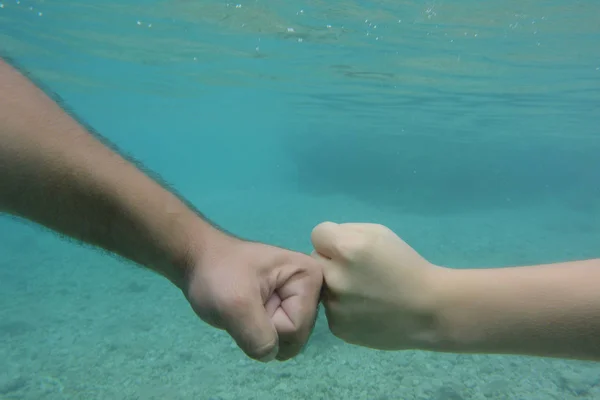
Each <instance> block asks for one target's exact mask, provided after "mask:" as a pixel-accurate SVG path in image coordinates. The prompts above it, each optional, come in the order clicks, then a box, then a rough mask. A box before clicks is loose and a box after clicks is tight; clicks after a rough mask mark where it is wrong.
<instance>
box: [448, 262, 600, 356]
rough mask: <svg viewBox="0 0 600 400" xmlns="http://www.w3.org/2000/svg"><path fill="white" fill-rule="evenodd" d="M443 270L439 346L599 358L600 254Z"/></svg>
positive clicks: (468, 349) (461, 349)
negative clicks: (562, 260) (565, 260)
mask: <svg viewBox="0 0 600 400" xmlns="http://www.w3.org/2000/svg"><path fill="white" fill-rule="evenodd" d="M444 274H445V276H443V277H442V279H440V280H439V287H438V293H440V296H439V297H438V300H439V301H438V312H437V324H438V329H439V333H440V336H439V337H440V338H441V340H440V343H438V346H439V348H438V350H442V351H456V352H481V353H506V354H523V355H535V356H548V357H565V358H578V359H592V360H600V289H599V288H600V259H596V260H587V261H578V262H569V263H557V264H551V265H541V266H530V267H517V268H498V269H479V270H451V271H446V272H445V273H444Z"/></svg>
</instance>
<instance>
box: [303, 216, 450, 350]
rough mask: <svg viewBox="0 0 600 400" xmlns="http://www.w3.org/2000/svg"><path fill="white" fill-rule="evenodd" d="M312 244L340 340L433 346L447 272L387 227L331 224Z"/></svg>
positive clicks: (397, 346) (392, 346) (324, 226)
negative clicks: (440, 286)
mask: <svg viewBox="0 0 600 400" xmlns="http://www.w3.org/2000/svg"><path fill="white" fill-rule="evenodd" d="M312 242H313V245H314V248H315V250H316V251H315V252H314V253H313V257H314V258H315V259H316V260H318V261H319V263H320V264H321V266H322V268H323V275H324V279H325V285H324V290H323V295H322V301H323V304H324V305H325V310H326V315H327V320H328V323H329V327H330V329H331V331H332V332H333V333H334V334H335V335H336V336H337V337H339V338H341V339H343V340H344V341H346V342H348V343H352V344H357V345H361V346H366V347H371V348H376V349H383V350H399V349H414V348H424V347H427V343H428V342H430V341H431V340H432V339H433V335H434V332H435V327H434V324H435V323H434V318H433V309H434V307H435V299H434V296H433V288H434V282H435V278H436V277H437V274H438V273H439V272H440V271H441V270H443V269H442V268H440V267H436V266H434V265H432V264H431V263H429V262H428V261H427V260H425V259H424V258H423V257H421V256H420V255H419V254H418V253H417V252H416V251H415V250H413V249H412V248H411V247H410V246H409V245H407V244H406V243H405V242H404V241H402V240H401V239H400V238H399V237H398V236H396V234H394V233H393V232H392V231H391V230H390V229H388V228H386V227H385V226H382V225H377V224H361V223H348V224H335V223H332V222H325V223H322V224H320V225H318V226H317V227H315V228H314V230H313V232H312Z"/></svg>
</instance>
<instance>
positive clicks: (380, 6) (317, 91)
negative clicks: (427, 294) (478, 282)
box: [0, 0, 600, 400]
mask: <svg viewBox="0 0 600 400" xmlns="http://www.w3.org/2000/svg"><path fill="white" fill-rule="evenodd" d="M0 4H2V6H1V7H0V51H2V52H3V53H4V54H8V55H11V56H12V57H13V58H15V59H16V60H17V61H18V62H19V64H20V65H21V66H23V67H24V68H25V69H27V70H28V71H29V72H30V73H31V74H32V75H33V76H34V77H35V78H36V79H37V80H39V81H41V82H43V84H44V85H45V86H46V87H47V88H48V89H49V90H52V91H54V92H56V93H57V94H59V95H60V96H61V97H62V98H63V100H64V101H65V103H66V104H67V105H68V106H69V108H70V109H71V110H72V111H73V112H74V113H76V114H77V115H78V116H79V117H80V118H81V119H82V120H84V121H86V122H87V123H88V124H90V125H91V126H93V127H94V128H95V129H96V130H98V131H99V132H101V133H102V134H103V135H104V136H106V137H108V138H109V139H110V140H111V141H113V142H114V143H116V144H117V145H118V146H119V147H120V148H121V149H122V150H123V151H124V152H127V153H128V154H130V155H132V156H134V157H135V158H137V159H139V160H140V161H142V162H143V163H144V164H145V165H146V166H147V167H148V168H150V169H152V170H154V171H156V172H158V173H159V174H160V175H161V176H163V177H164V178H165V179H166V180H167V181H168V182H169V183H170V184H172V185H173V186H174V187H176V188H177V189H178V191H179V192H181V193H182V194H183V195H184V196H185V197H186V198H187V199H189V200H190V201H191V202H193V203H194V204H195V205H196V206H197V207H198V208H199V209H201V210H202V211H203V212H204V213H206V214H207V215H209V216H210V217H211V219H213V220H215V221H216V222H217V223H219V224H220V225H222V226H224V227H226V228H227V229H228V230H230V231H233V232H235V233H237V234H239V235H243V236H246V237H249V238H252V239H255V240H261V241H265V242H268V243H271V244H276V245H280V246H285V247H288V248H292V249H295V250H299V251H304V252H309V251H311V247H310V241H309V233H310V230H311V229H312V227H313V226H314V225H315V224H317V223H319V222H321V221H323V220H326V219H328V220H334V221H338V222H343V221H365V222H380V223H383V224H385V225H387V226H389V227H390V228H392V229H393V230H394V231H396V232H397V233H398V234H399V235H400V236H401V237H403V238H404V239H405V240H406V241H407V242H409V243H410V244H411V245H412V246H414V247H415V248H416V249H417V250H418V251H420V252H421V253H422V254H423V255H424V256H425V257H427V258H428V259H430V260H431V261H433V262H435V263H438V264H443V265H447V266H450V267H454V268H476V267H488V266H498V267H501V266H506V265H525V264H533V263H543V262H551V261H562V260H571V259H580V258H591V257H600V248H599V243H600V184H599V182H600V179H599V178H600V157H599V156H598V154H599V151H600V136H599V135H600V132H599V127H600V51H599V50H598V47H597V43H598V42H599V40H600V28H599V27H600V3H597V2H594V1H579V2H567V1H538V0H534V1H528V2H523V1H512V0H511V1H503V2H497V3H496V4H494V3H492V2H482V1H459V2H455V1H416V2H405V1H372V2H366V1H349V0H342V1H336V2H322V1H304V2H289V3H284V2H276V1H251V2H248V3H245V2H241V3H235V2H234V3H227V2H225V1H223V2H218V1H200V0H196V1H194V0H187V1H186V0H178V1H173V0H171V1H146V2H142V1H135V2H115V1H111V0H109V1H102V2H100V1H98V0H95V1H90V0H87V1H79V2H71V1H68V0H59V1H53V0H46V1H25V0H21V1H20V2H16V1H14V0H10V1H9V0H0ZM238 4H239V7H238ZM40 13H41V15H40ZM0 224H1V225H0V239H1V240H0V254H1V257H0V399H3V400H7V399H12V400H16V399H27V400H29V399H44V400H45V399H85V400H91V399H107V400H108V399H109V400H120V399H144V400H145V399H173V400H178V399H182V400H187V399H212V400H216V399H222V400H233V399H261V400H262V399H276V398H277V399H282V398H283V399H365V400H384V399H399V400H412V399H423V400H425V399H433V400H460V399H464V400H467V399H476V400H486V399H531V400H546V399H555V400H559V399H560V400H569V399H599V398H600V378H599V377H600V366H599V365H598V364H594V363H585V362H577V361H563V360H551V359H542V358H528V357H513V356H488V355H456V354H435V353H427V352H419V351H409V352H397V353H385V352H377V351H371V350H366V349H360V348H356V347H352V346H349V345H345V344H343V343H342V342H340V341H339V340H337V339H336V338H334V337H333V336H332V335H331V334H330V333H329V332H328V330H327V324H326V322H325V320H324V318H323V317H321V318H320V319H319V321H318V323H317V327H316V329H315V332H314V334H313V336H312V338H311V340H310V342H309V343H308V345H307V347H306V350H305V351H304V352H303V353H302V354H301V355H300V356H299V357H297V358H296V359H294V360H292V361H289V362H286V363H277V364H269V365H262V364H258V363H255V362H252V361H250V360H248V359H247V358H245V356H243V354H242V353H241V351H239V350H238V349H237V347H235V346H234V345H233V344H232V341H231V340H230V339H229V337H228V336H226V335H225V334H224V333H222V332H220V331H216V330H214V329H212V328H210V327H208V326H207V325H205V324H204V323H203V322H201V321H200V320H198V319H197V318H196V317H195V315H194V314H193V312H192V310H191V309H190V308H189V306H188V304H187V302H186V301H185V299H184V298H183V297H182V296H181V294H180V293H179V292H178V291H177V290H175V289H174V288H173V287H172V286H171V285H170V284H169V283H168V282H166V281H165V280H164V279H161V278H159V277H157V276H155V275H153V274H151V273H148V272H146V271H144V270H140V269H138V268H135V267H133V266H131V265H128V264H125V263H122V262H121V261H119V260H115V259H113V258H111V257H108V256H106V255H104V254H101V253H98V252H96V251H93V250H90V249H86V248H81V247H79V246H77V245H75V244H73V243H69V242H66V241H64V240H61V239H60V238H57V237H56V236H54V235H52V234H50V233H48V232H45V231H42V230H40V229H39V228H37V227H35V226H31V225H28V224H24V223H22V222H20V221H14V220H10V219H8V218H3V219H2V220H0Z"/></svg>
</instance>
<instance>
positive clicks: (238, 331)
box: [222, 295, 279, 362]
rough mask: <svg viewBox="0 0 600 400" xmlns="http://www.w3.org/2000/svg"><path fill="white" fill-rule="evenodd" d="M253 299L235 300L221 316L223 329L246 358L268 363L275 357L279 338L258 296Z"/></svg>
mask: <svg viewBox="0 0 600 400" xmlns="http://www.w3.org/2000/svg"><path fill="white" fill-rule="evenodd" d="M255 299H256V300H254V299H251V300H248V301H239V299H238V300H236V302H237V304H235V305H234V306H233V307H230V308H229V310H227V312H225V313H224V315H223V316H222V318H223V327H224V328H225V330H226V331H227V333H229V335H230V336H231V337H232V338H233V340H235V342H236V343H237V345H238V346H239V348H240V349H242V351H243V352H244V353H246V355H247V356H248V357H250V358H252V359H255V360H258V361H263V362H268V361H272V360H274V359H275V357H277V353H278V352H279V338H278V335H277V330H276V329H275V325H274V324H273V322H272V321H271V319H270V318H269V315H268V314H267V311H266V309H265V307H264V305H263V304H262V302H261V301H259V300H260V295H257V296H255ZM238 301H239V302H238Z"/></svg>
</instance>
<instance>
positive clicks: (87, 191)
mask: <svg viewBox="0 0 600 400" xmlns="http://www.w3.org/2000/svg"><path fill="white" fill-rule="evenodd" d="M0 212H5V213H10V214H13V215H16V216H19V217H22V218H26V219H29V220H32V221H34V222H37V223H39V224H41V225H43V226H46V227H47V228H49V229H52V230H54V231H57V232H59V233H61V234H64V235H66V236H69V237H71V238H74V239H77V240H79V241H82V242H85V243H87V244H90V245H93V246H97V247H100V248H102V249H105V250H107V251H110V252H112V253H116V254H118V255H120V256H122V257H124V258H126V259H128V260H131V261H133V262H135V263H137V264H140V265H143V266H146V267H148V268H150V269H152V270H154V271H156V272H158V273H160V274H162V275H164V276H165V277H167V278H168V279H170V280H171V281H172V282H173V283H175V284H176V285H178V286H181V284H182V280H183V279H184V276H185V273H186V271H185V269H186V268H187V266H189V265H190V264H191V263H193V261H192V260H190V259H189V258H190V257H192V254H195V252H196V250H198V249H197V247H199V246H200V247H202V246H209V243H208V242H210V241H211V240H213V239H214V238H216V237H219V236H221V233H220V231H218V230H217V229H216V228H213V226H212V225H211V224H210V223H208V222H206V221H205V220H204V219H203V218H202V216H201V215H200V214H199V213H198V212H196V211H194V210H193V209H192V208H191V207H189V206H187V205H186V204H185V202H184V201H182V200H181V199H180V198H179V197H177V196H176V195H175V194H173V193H172V192H170V191H168V190H167V189H165V188H164V187H163V186H161V185H160V184H159V183H158V182H157V181H155V180H153V179H151V178H150V177H149V176H147V175H146V174H145V173H143V172H142V171H141V170H140V169H138V168H137V167H136V166H135V164H134V163H132V162H130V161H128V160H127V159H125V158H124V157H122V156H121V155H119V154H118V153H116V152H115V151H113V150H111V149H110V148H109V147H108V146H106V145H104V144H103V143H102V142H101V141H100V140H98V139H97V138H96V137H95V136H94V135H92V134H91V133H90V132H89V131H88V130H86V129H85V128H84V127H83V126H82V125H81V124H79V123H78V122H77V121H75V120H74V119H73V118H72V117H71V116H69V115H68V114H67V113H66V112H64V111H63V109H61V108H60V106H59V105H58V104H57V103H55V102H54V101H53V100H52V99H51V98H49V97H48V96H47V95H46V94H45V93H44V92H43V91H42V90H40V89H39V88H38V87H36V86H35V85H34V84H33V83H32V82H31V81H30V80H29V79H27V78H26V77H25V76H23V75H22V74H21V73H20V72H18V71H17V70H16V69H15V68H13V67H12V66H10V65H9V64H8V63H7V62H5V61H4V60H2V59H0Z"/></svg>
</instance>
